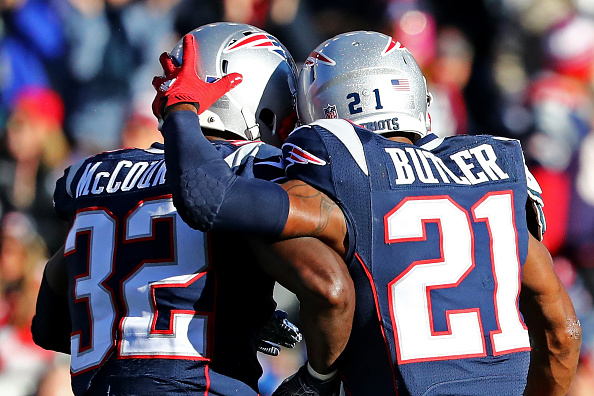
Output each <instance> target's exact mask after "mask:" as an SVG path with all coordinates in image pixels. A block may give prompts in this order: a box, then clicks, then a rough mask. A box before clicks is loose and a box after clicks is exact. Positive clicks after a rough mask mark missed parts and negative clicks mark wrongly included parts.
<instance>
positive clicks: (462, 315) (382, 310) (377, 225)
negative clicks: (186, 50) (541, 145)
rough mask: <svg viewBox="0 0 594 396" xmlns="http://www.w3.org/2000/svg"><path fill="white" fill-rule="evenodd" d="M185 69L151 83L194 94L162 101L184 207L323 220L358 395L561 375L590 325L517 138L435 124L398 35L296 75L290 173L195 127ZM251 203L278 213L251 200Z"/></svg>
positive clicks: (531, 389)
mask: <svg viewBox="0 0 594 396" xmlns="http://www.w3.org/2000/svg"><path fill="white" fill-rule="evenodd" d="M183 67H184V65H182V68H183ZM187 67H188V68H192V67H193V65H187ZM176 84H177V85H176V89H175V90H173V91H172V92H170V93H167V92H159V93H158V94H157V96H159V95H162V96H164V100H165V101H168V100H169V99H170V98H171V96H173V95H177V96H179V95H181V94H185V95H186V96H185V98H186V99H185V100H186V102H187V103H183V101H177V103H175V104H173V105H171V106H166V107H165V117H166V119H165V122H164V124H163V129H162V132H163V135H164V137H165V147H166V152H167V151H169V150H170V151H171V152H172V153H175V155H173V156H171V157H167V158H166V159H167V160H168V161H169V160H171V161H176V164H177V165H176V166H175V169H176V171H178V172H179V174H177V175H176V182H175V183H174V186H173V188H174V196H175V195H179V198H178V200H177V201H176V203H177V204H179V205H180V206H181V207H180V212H182V213H184V219H185V220H186V221H187V222H188V224H190V225H191V226H192V227H196V228H199V229H202V230H207V229H235V228H241V229H246V228H249V229H250V231H252V232H257V233H260V234H262V235H266V236H267V237H270V238H278V239H284V238H291V237H296V236H312V235H313V236H316V237H318V238H320V239H321V240H323V241H325V243H326V244H328V245H329V246H332V247H333V248H334V249H335V250H336V251H337V252H338V253H340V254H341V255H342V256H343V257H344V258H345V260H346V262H347V264H348V266H349V270H350V273H351V276H352V278H353V280H354V284H355V288H356V296H357V298H356V311H355V317H354V322H353V328H352V333H351V338H350V340H349V343H348V345H347V347H346V349H345V350H344V352H343V354H342V355H341V357H340V360H339V361H338V367H339V370H340V375H341V377H342V379H343V382H344V387H345V390H346V391H347V393H348V394H350V395H369V394H374V395H397V394H398V395H438V394H439V395H444V394H447V395H457V394H469V395H470V394H472V395H476V394H481V395H500V394H508V395H521V394H525V395H564V394H565V393H566V392H567V390H568V388H569V386H570V384H571V381H572V379H573V377H574V374H575V370H576V367H577V362H578V357H579V350H580V345H581V328H580V325H579V321H578V320H577V318H576V315H575V312H574V308H573V305H572V303H571V300H570V299H569V296H568V294H567V292H566V290H565V289H564V287H563V285H562V284H561V282H560V280H559V278H558V277H557V275H556V274H555V271H554V269H553V265H552V260H551V257H550V255H549V253H548V251H547V249H546V248H545V247H544V245H543V244H542V243H541V242H540V240H541V239H542V237H543V233H544V230H545V223H544V217H543V213H542V210H541V209H542V205H543V203H542V200H541V198H540V195H539V190H540V188H539V186H538V183H537V182H536V181H535V180H534V179H533V177H532V176H531V174H530V172H529V171H528V169H527V168H526V166H525V163H524V157H523V153H522V149H521V147H520V145H519V143H518V142H517V141H515V140H510V139H504V138H498V137H495V136H489V135H481V136H454V137H448V138H438V137H437V136H436V135H434V134H432V133H430V132H429V129H430V119H429V116H428V109H427V108H428V106H429V104H430V102H431V95H430V94H429V93H428V91H427V86H426V81H425V78H424V76H423V75H422V73H421V71H420V69H419V67H418V65H417V63H416V62H415V59H414V58H413V57H412V56H411V54H410V53H409V51H408V50H407V49H406V48H404V47H403V46H402V45H401V44H400V43H399V42H398V41H396V40H394V39H392V38H391V37H388V36H385V35H383V34H380V33H376V32H351V33H346V34H342V35H339V36H336V37H334V38H332V39H330V40H328V41H326V42H324V43H322V44H321V45H320V46H319V47H318V48H316V50H314V51H313V52H312V54H311V56H310V57H309V59H308V60H307V61H306V62H305V64H304V68H303V69H302V71H301V74H300V77H299V87H298V113H299V118H300V121H301V122H304V123H308V124H307V125H305V126H303V127H300V128H298V129H296V130H295V131H294V132H292V133H291V134H290V135H289V137H288V138H287V140H286V141H285V143H284V145H283V154H284V159H285V167H286V172H287V176H288V177H289V179H290V181H288V182H286V183H284V184H283V185H277V184H273V183H267V182H265V181H258V180H248V179H245V178H241V177H237V176H236V175H234V174H232V173H231V172H229V170H228V169H226V168H225V167H224V166H223V165H224V163H223V161H222V160H221V157H220V155H218V153H216V152H215V150H213V149H212V147H211V146H210V145H209V144H207V142H206V141H205V139H204V138H203V137H202V136H201V135H200V133H199V131H200V128H198V127H196V125H197V122H196V121H197V116H196V108H198V109H201V108H203V106H204V104H203V102H202V97H203V95H204V92H206V91H208V89H209V87H208V84H205V83H204V82H202V81H200V80H199V79H198V78H194V76H191V78H185V79H178V81H177V82H176ZM170 95H171V96H170ZM206 103H207V102H206ZM328 118H331V119H328ZM333 118H336V119H333ZM346 119H348V120H350V121H351V122H349V121H347V120H346ZM357 124H359V125H357ZM360 125H365V126H366V127H367V128H363V127H361V126H360ZM173 165H174V164H171V166H170V169H172V168H173ZM176 183H178V184H179V185H177V184H176ZM207 183H208V185H210V186H215V185H216V188H215V190H216V197H213V194H212V190H213V189H212V188H204V187H203V186H205V185H207ZM244 194H250V200H249V207H248V210H247V211H246V212H247V213H242V214H239V207H240V206H241V208H242V209H245V208H246V204H245V203H244V204H243V205H238V203H237V202H235V197H237V196H243V195H244ZM328 198H330V199H331V200H329V199H328ZM259 205H267V207H268V209H269V211H270V212H271V213H274V214H275V216H271V217H270V218H269V219H262V218H261V217H259V216H258V217H252V216H251V214H252V213H251V211H250V210H249V209H252V208H257V207H258V206H259ZM339 209H340V210H339ZM281 215H282V216H283V221H281V222H279V220H278V218H279V216H281ZM315 374H316V372H315V371H314V372H313V373H312V370H311V367H307V369H305V368H302V369H300V370H299V371H298V373H297V374H296V375H294V376H293V377H292V378H291V379H289V380H288V381H286V382H285V383H283V384H282V385H281V386H280V387H279V389H278V390H277V391H276V393H275V394H278V395H305V394H324V391H323V390H319V389H316V388H315V385H316V384H315V383H312V382H311V378H312V377H315ZM307 392H311V393H307Z"/></svg>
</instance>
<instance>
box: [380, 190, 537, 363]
mask: <svg viewBox="0 0 594 396" xmlns="http://www.w3.org/2000/svg"><path fill="white" fill-rule="evenodd" d="M512 205H513V197H512V193H511V191H504V192H498V193H492V194H487V195H486V196H484V197H483V198H482V199H481V200H479V202H477V203H476V204H475V205H474V206H473V207H472V216H473V220H474V221H475V222H484V223H485V224H486V226H487V228H488V230H489V235H490V243H491V245H490V253H491V263H492V272H493V278H494V281H495V290H494V294H493V303H494V308H495V310H494V312H495V316H496V320H497V326H498V329H497V330H493V331H491V332H490V333H489V336H490V337H491V344H492V347H493V354H494V355H501V354H504V353H510V352H512V351H519V350H527V349H528V348H529V339H528V331H527V329H526V327H525V326H524V324H523V323H522V321H521V319H520V313H519V311H518V305H517V300H518V296H519V291H520V281H521V279H520V271H521V268H520V262H519V255H518V246H517V233H516V229H515V227H514V211H513V206H512ZM426 222H437V223H438V225H439V232H440V236H441V246H440V248H441V257H440V258H438V259H432V260H426V261H415V262H413V263H412V264H411V265H410V266H409V267H408V268H407V269H406V270H405V271H404V272H403V273H401V274H400V275H399V276H398V277H397V278H396V279H394V280H393V281H392V282H391V283H390V284H389V287H388V298H389V302H390V311H391V317H392V318H391V319H392V323H393V325H394V329H395V332H394V334H395V338H396V339H395V341H396V348H397V357H398V363H411V362H419V361H430V360H445V359H454V358H460V357H480V356H485V355H486V353H487V352H486V346H485V340H484V334H483V333H484V332H483V326H482V322H481V317H480V309H479V308H478V307H476V308H470V309H464V310H446V320H447V323H448V330H447V331H443V332H437V331H434V326H433V314H432V311H431V297H430V291H431V290H432V289H438V288H455V287H457V286H458V285H459V284H460V283H461V282H462V280H463V279H464V278H465V277H466V276H467V275H468V273H469V272H470V271H472V269H473V268H474V267H475V263H474V253H475V252H474V249H475V243H474V234H473V232H472V223H471V219H470V215H469V213H468V212H467V211H466V210H465V209H463V208H462V207H461V206H460V205H458V204H457V203H456V202H454V201H453V200H452V199H451V198H450V197H447V196H438V197H417V198H409V199H406V200H404V201H403V202H402V203H401V204H400V205H398V206H397V207H396V208H394V209H393V210H392V211H391V212H390V213H388V214H387V215H386V216H385V217H384V223H385V227H386V242H387V243H397V242H403V241H414V240H424V239H425V238H426V230H425V223H426Z"/></svg>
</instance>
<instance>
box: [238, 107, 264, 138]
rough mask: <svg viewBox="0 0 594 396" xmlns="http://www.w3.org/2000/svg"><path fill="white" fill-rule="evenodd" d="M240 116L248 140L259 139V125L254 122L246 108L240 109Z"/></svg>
mask: <svg viewBox="0 0 594 396" xmlns="http://www.w3.org/2000/svg"><path fill="white" fill-rule="evenodd" d="M241 115H242V116H243V120H244V122H245V126H246V129H245V135H246V137H247V138H248V140H256V139H258V138H259V137H260V124H258V123H257V122H256V117H255V116H254V115H253V114H252V112H251V111H250V110H249V109H248V108H247V107H242V108H241Z"/></svg>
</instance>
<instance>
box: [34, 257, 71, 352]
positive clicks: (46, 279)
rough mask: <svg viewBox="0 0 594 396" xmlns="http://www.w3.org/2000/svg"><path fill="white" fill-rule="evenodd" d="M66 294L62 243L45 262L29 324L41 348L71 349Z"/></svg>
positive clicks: (59, 350) (66, 350)
mask: <svg viewBox="0 0 594 396" xmlns="http://www.w3.org/2000/svg"><path fill="white" fill-rule="evenodd" d="M67 294H68V274H67V272H66V265H65V263H64V247H62V248H61V249H60V250H58V252H56V254H54V255H53V256H52V257H51V258H50V259H49V261H48V262H47V264H46V266H45V270H44V272H43V278H42V281H41V287H40V289H39V294H38V296H37V305H36V308H35V316H34V317H33V322H32V324H31V332H32V334H33V341H34V342H35V344H37V345H39V346H40V347H42V348H44V349H49V350H53V351H56V352H62V353H70V333H71V330H72V324H71V321H70V312H69V310H68V298H67Z"/></svg>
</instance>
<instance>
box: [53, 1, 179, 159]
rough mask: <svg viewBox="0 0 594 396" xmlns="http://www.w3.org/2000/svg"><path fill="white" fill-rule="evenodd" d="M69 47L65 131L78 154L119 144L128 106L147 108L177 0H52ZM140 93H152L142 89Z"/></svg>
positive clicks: (169, 40)
mask: <svg viewBox="0 0 594 396" xmlns="http://www.w3.org/2000/svg"><path fill="white" fill-rule="evenodd" d="M54 1H55V2H56V4H58V5H57V9H58V10H59V13H60V18H61V20H62V23H63V25H64V31H65V36H66V41H67V43H68V51H67V53H66V57H65V61H64V64H63V69H64V70H63V71H64V74H65V76H66V77H65V78H64V89H63V97H64V100H65V102H66V108H67V112H66V124H65V128H66V131H67V134H68V135H69V136H70V137H71V138H72V139H73V141H74V143H75V145H76V148H77V149H78V150H80V151H81V153H80V154H81V156H83V157H86V156H87V155H91V154H94V153H96V152H101V151H106V150H113V149H116V148H118V147H119V143H120V140H121V132H122V127H123V125H124V123H125V119H126V115H127V114H129V112H130V109H131V108H135V107H137V106H138V105H139V103H140V105H141V106H144V107H146V108H147V109H150V101H151V100H152V87H151V85H150V82H151V78H152V76H153V75H155V74H158V73H159V72H160V68H159V64H158V62H156V61H155V59H158V55H159V53H158V52H155V51H157V49H159V48H163V47H170V46H171V45H173V44H174V43H175V42H176V41H177V39H178V37H174V35H173V32H174V29H173V21H174V15H175V10H176V8H175V6H176V5H177V3H178V2H179V1H178V0H167V1H163V0H161V1H156V0H146V1H140V2H136V1H130V0H54ZM145 92H151V93H149V94H145Z"/></svg>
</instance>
